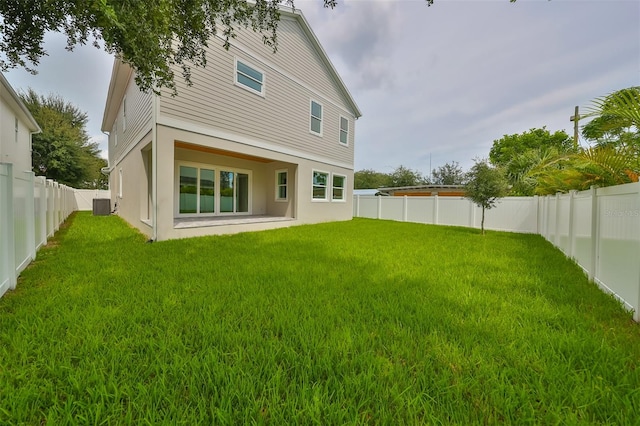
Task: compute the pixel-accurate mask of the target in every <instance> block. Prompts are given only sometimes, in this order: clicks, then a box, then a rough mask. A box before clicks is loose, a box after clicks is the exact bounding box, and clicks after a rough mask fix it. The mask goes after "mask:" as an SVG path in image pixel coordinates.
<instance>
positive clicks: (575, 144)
mask: <svg viewBox="0 0 640 426" xmlns="http://www.w3.org/2000/svg"><path fill="white" fill-rule="evenodd" d="M569 121H573V148H575V149H576V150H577V149H578V122H579V121H580V112H579V111H578V106H577V105H576V112H575V114H573V115H572V116H571V117H570V118H569Z"/></svg>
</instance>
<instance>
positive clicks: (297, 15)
mask: <svg viewBox="0 0 640 426" xmlns="http://www.w3.org/2000/svg"><path fill="white" fill-rule="evenodd" d="M280 13H281V14H284V15H286V16H290V17H293V18H295V19H297V20H298V21H299V22H300V23H301V24H302V25H301V26H302V28H303V30H304V31H305V33H306V34H307V36H308V37H309V39H310V40H311V42H312V43H313V45H314V47H315V48H316V49H317V50H318V52H319V53H320V57H321V58H322V61H323V62H324V64H325V65H326V67H327V68H328V69H329V72H330V73H331V75H332V77H333V78H334V79H335V80H336V81H337V82H338V85H339V86H340V88H341V90H342V93H343V94H344V95H345V97H346V98H347V100H348V102H349V103H350V106H351V109H352V110H353V113H354V115H355V117H356V118H360V117H362V112H361V111H360V108H358V104H356V101H355V100H354V99H353V96H351V92H349V89H348V88H347V85H346V84H345V83H344V81H343V80H342V78H341V77H340V74H338V71H337V70H336V68H335V67H334V66H333V63H332V62H331V60H330V59H329V55H327V52H326V51H325V50H324V48H323V47H322V45H321V44H320V40H318V37H316V34H315V33H314V32H313V29H312V28H311V25H309V22H308V21H307V18H305V16H304V14H303V13H302V11H301V10H300V9H295V10H294V9H291V8H290V7H286V6H280Z"/></svg>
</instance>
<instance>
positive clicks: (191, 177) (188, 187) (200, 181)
mask: <svg viewBox="0 0 640 426" xmlns="http://www.w3.org/2000/svg"><path fill="white" fill-rule="evenodd" d="M214 184H215V171H214V170H210V169H199V168H197V167H188V166H180V189H179V191H180V201H179V203H178V204H179V210H178V211H179V212H180V213H182V214H189V213H213V212H215V186H214Z"/></svg>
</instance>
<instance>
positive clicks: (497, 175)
mask: <svg viewBox="0 0 640 426" xmlns="http://www.w3.org/2000/svg"><path fill="white" fill-rule="evenodd" d="M508 191H509V186H508V184H507V180H506V179H505V177H504V175H503V173H502V171H501V170H500V169H498V168H496V167H491V166H490V165H489V164H488V163H487V161H486V160H476V162H475V164H474V166H473V167H471V170H469V172H468V173H467V183H466V185H465V192H466V195H465V197H466V198H468V199H470V200H471V201H472V202H473V203H474V204H476V205H477V206H478V207H481V208H482V221H481V222H480V227H481V229H482V235H484V211H485V209H487V210H488V209H491V208H493V207H495V205H496V203H497V202H498V199H499V198H501V197H504V196H505V195H506V194H507V192H508Z"/></svg>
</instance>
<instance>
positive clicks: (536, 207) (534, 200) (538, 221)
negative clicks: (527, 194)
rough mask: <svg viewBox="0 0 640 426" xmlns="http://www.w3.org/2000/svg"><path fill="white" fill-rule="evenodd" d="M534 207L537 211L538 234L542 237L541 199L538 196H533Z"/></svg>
mask: <svg viewBox="0 0 640 426" xmlns="http://www.w3.org/2000/svg"><path fill="white" fill-rule="evenodd" d="M533 206H534V207H535V209H536V231H535V232H536V234H537V235H540V197H539V196H537V195H534V196H533Z"/></svg>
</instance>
